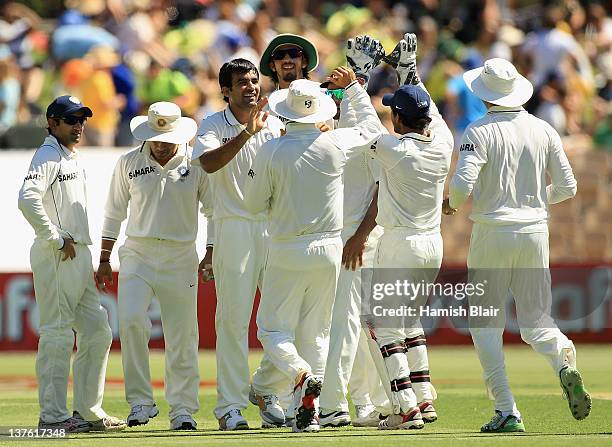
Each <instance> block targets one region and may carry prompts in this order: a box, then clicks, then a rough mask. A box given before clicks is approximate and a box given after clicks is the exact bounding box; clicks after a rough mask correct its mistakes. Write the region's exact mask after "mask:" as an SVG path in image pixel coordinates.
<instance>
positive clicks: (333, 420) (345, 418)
mask: <svg viewBox="0 0 612 447" xmlns="http://www.w3.org/2000/svg"><path fill="white" fill-rule="evenodd" d="M319 424H320V425H321V427H344V426H345V425H350V424H351V416H350V415H349V414H348V412H347V411H332V412H331V413H328V414H323V412H320V413H319Z"/></svg>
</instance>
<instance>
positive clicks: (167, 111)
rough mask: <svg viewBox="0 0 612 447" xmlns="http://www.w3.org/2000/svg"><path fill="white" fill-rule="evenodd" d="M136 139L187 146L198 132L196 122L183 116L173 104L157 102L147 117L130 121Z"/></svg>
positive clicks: (151, 107) (138, 117) (139, 117)
mask: <svg viewBox="0 0 612 447" xmlns="http://www.w3.org/2000/svg"><path fill="white" fill-rule="evenodd" d="M130 129H131V130H132V135H134V138H136V139H137V140H140V141H162V142H165V143H174V144H185V143H188V142H189V141H191V140H192V139H193V137H194V136H195V134H196V132H197V131H198V125H197V124H196V122H195V121H194V120H192V119H191V118H187V117H182V116H181V109H180V108H179V106H177V105H176V104H173V103H171V102H156V103H154V104H151V106H150V107H149V113H148V115H147V116H136V117H134V118H132V120H131V121H130Z"/></svg>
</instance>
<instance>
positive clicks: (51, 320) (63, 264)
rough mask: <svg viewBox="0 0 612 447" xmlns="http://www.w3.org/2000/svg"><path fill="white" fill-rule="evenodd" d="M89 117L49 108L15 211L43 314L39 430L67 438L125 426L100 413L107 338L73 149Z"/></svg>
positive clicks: (65, 99)
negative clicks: (30, 240) (29, 236)
mask: <svg viewBox="0 0 612 447" xmlns="http://www.w3.org/2000/svg"><path fill="white" fill-rule="evenodd" d="M91 116H92V111H91V109H90V108H89V107H86V106H84V105H83V104H82V103H81V101H80V100H79V99H78V98H76V97H74V96H60V97H58V98H56V99H54V100H53V102H52V103H51V104H49V106H48V108H47V124H48V126H49V127H48V129H47V130H48V131H49V136H47V138H46V139H45V141H44V143H43V144H42V146H40V148H39V149H38V150H37V151H36V153H35V154H34V157H33V158H32V162H31V164H30V168H29V170H28V174H27V176H26V178H25V180H24V182H23V186H22V187H21V190H20V191H19V209H20V210H21V212H22V213H23V215H24V216H25V218H26V219H27V221H28V222H29V223H30V225H32V227H33V228H34V232H35V233H36V239H35V240H34V244H33V245H32V248H31V251H30V259H31V264H32V273H33V275H34V291H35V295H36V302H37V304H38V309H39V316H40V324H39V328H40V340H39V342H38V355H37V357H36V377H37V379H38V400H39V404H40V420H39V422H38V427H39V428H41V429H52V430H59V429H62V430H65V431H66V432H67V433H79V432H86V431H90V430H92V431H107V430H121V429H124V428H125V427H126V424H125V421H122V420H121V419H118V418H116V417H114V416H109V415H107V414H106V412H105V411H104V410H103V409H102V398H103V395H104V378H105V375H106V362H107V360H108V351H109V349H110V345H111V342H112V334H111V330H110V327H109V325H108V316H107V314H106V310H104V308H103V307H102V306H100V296H99V294H98V291H97V290H96V285H95V283H94V280H93V276H92V263H91V252H90V251H89V248H88V247H87V246H88V245H90V244H91V238H90V236H89V222H88V221H87V196H86V193H85V172H84V170H83V169H82V168H81V166H80V165H79V153H78V151H77V150H76V145H77V144H78V143H79V141H80V140H81V135H82V133H83V127H84V126H85V122H86V121H87V118H88V117H91ZM73 330H74V331H75V332H76V337H77V353H76V357H75V359H74V364H73V371H74V401H73V406H74V410H75V411H74V413H73V415H72V416H71V414H70V412H69V411H68V407H67V404H66V398H67V393H68V377H69V375H70V355H71V354H72V348H73V346H74V334H73V332H72V331H73Z"/></svg>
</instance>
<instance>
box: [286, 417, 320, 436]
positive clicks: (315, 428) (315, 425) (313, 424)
mask: <svg viewBox="0 0 612 447" xmlns="http://www.w3.org/2000/svg"><path fill="white" fill-rule="evenodd" d="M291 427H292V431H293V433H317V432H319V430H320V429H321V425H320V424H319V420H318V418H317V417H313V418H312V419H311V420H310V421H309V422H308V423H307V424H306V426H305V427H304V428H298V426H297V419H294V420H293V424H292V426H291Z"/></svg>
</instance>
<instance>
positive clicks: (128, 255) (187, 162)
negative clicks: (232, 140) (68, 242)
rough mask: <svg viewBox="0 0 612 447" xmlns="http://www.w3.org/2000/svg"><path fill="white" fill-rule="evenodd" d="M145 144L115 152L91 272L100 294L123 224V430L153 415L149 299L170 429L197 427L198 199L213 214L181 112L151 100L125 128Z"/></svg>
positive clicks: (191, 132) (192, 126)
mask: <svg viewBox="0 0 612 447" xmlns="http://www.w3.org/2000/svg"><path fill="white" fill-rule="evenodd" d="M130 127H131V129H132V134H133V135H134V138H136V139H137V140H141V141H143V143H142V145H141V146H140V147H137V148H135V149H133V150H131V151H129V152H128V153H126V154H124V155H122V156H121V157H120V158H119V160H118V162H117V165H116V167H115V171H114V173H113V178H112V180H111V185H110V189H109V193H108V199H107V202H106V213H105V218H104V226H103V228H102V249H101V253H100V266H99V268H98V273H97V275H96V276H97V281H98V284H99V285H100V286H101V287H102V288H104V287H105V286H106V284H107V283H112V270H111V266H110V263H109V259H110V255H111V251H112V249H113V246H114V244H115V241H116V240H117V237H118V236H119V231H120V228H121V222H122V221H123V220H125V218H126V217H127V214H128V212H127V210H128V205H129V209H130V213H129V218H128V223H127V227H126V230H125V232H126V235H127V240H126V241H125V244H124V245H123V246H122V247H121V248H120V249H119V260H120V262H121V268H120V270H119V290H118V304H119V332H120V337H121V355H122V360H123V373H124V376H125V396H126V399H127V401H128V403H129V404H130V406H131V411H130V414H129V416H128V418H127V422H128V425H129V426H135V425H142V424H146V423H148V422H149V418H152V417H155V416H157V414H158V413H159V411H158V409H157V406H156V405H155V400H154V399H153V389H152V387H151V374H150V370H149V348H148V343H149V338H150V335H151V321H150V320H149V318H148V316H147V310H148V308H149V305H150V304H151V299H152V298H153V296H156V297H157V299H158V300H159V304H160V308H161V318H162V326H163V330H164V343H165V348H166V349H165V354H166V400H167V401H168V403H169V405H170V414H169V418H170V428H171V429H172V430H195V429H196V422H195V421H194V419H193V416H192V415H193V414H194V413H195V412H197V411H198V409H199V402H198V390H199V385H200V379H199V373H198V342H199V340H198V321H197V291H198V287H197V284H198V255H197V252H196V247H195V240H196V235H197V231H198V202H200V203H202V204H203V205H204V207H205V210H206V214H207V215H210V211H211V205H212V203H211V202H212V200H211V197H210V186H209V183H208V176H207V175H206V173H205V172H204V171H202V170H201V169H200V168H199V167H198V166H197V162H196V163H194V162H192V149H191V147H190V146H189V145H188V143H189V141H190V140H191V139H193V137H194V136H195V133H196V130H197V124H196V123H195V121H193V120H192V119H191V118H185V117H181V110H180V108H179V107H178V106H177V105H176V104H173V103H170V102H157V103H154V104H152V105H151V106H150V107H149V111H148V115H147V116H137V117H135V118H133V119H132V121H131V123H130Z"/></svg>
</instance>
